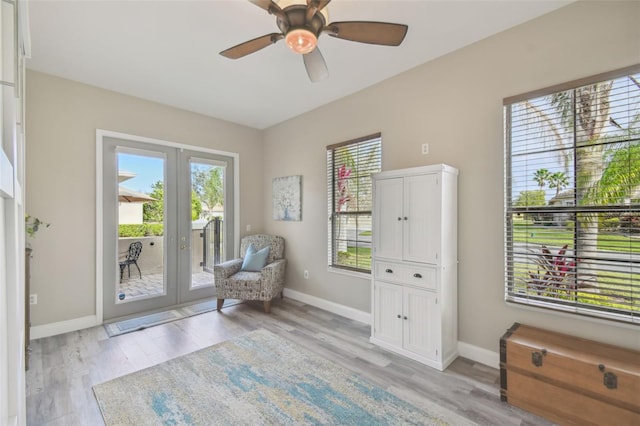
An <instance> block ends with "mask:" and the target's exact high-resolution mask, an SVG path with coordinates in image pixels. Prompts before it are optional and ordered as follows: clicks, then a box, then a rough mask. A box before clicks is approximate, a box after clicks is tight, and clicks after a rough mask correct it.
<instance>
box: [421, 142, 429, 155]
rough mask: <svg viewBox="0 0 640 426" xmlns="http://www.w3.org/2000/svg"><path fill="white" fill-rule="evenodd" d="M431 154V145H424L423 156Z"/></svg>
mask: <svg viewBox="0 0 640 426" xmlns="http://www.w3.org/2000/svg"><path fill="white" fill-rule="evenodd" d="M428 153H429V144H428V143H423V144H422V155H427V154H428Z"/></svg>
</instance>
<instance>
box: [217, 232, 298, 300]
mask: <svg viewBox="0 0 640 426" xmlns="http://www.w3.org/2000/svg"><path fill="white" fill-rule="evenodd" d="M240 256H241V257H240V258H238V259H233V260H229V261H226V262H223V263H220V264H219V265H215V266H214V267H213V274H214V279H215V285H216V293H217V297H218V311H220V309H221V308H222V304H223V303H224V300H225V299H240V300H262V301H263V302H264V311H265V312H266V313H270V312H271V299H273V298H274V297H276V296H277V295H278V294H279V295H280V297H282V291H283V290H284V273H285V268H286V266H287V260H286V259H284V238H282V237H279V236H277V235H264V234H258V235H250V236H247V237H244V238H242V240H241V241H240Z"/></svg>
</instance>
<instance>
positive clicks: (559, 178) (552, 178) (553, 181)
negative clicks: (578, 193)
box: [547, 172, 569, 197]
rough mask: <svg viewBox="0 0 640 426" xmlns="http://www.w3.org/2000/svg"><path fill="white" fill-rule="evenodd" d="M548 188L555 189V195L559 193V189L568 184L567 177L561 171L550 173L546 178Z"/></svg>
mask: <svg viewBox="0 0 640 426" xmlns="http://www.w3.org/2000/svg"><path fill="white" fill-rule="evenodd" d="M547 180H548V182H549V188H555V189H556V197H557V196H558V195H560V191H562V190H563V189H564V188H566V187H567V186H568V185H569V178H568V177H567V175H565V174H564V173H563V172H555V173H551V174H550V175H549V177H548V178H547Z"/></svg>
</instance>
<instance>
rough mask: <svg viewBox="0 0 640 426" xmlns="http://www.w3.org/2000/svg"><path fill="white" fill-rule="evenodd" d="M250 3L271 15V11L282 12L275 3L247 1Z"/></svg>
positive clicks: (269, 0)
mask: <svg viewBox="0 0 640 426" xmlns="http://www.w3.org/2000/svg"><path fill="white" fill-rule="evenodd" d="M249 1H250V2H251V3H253V4H255V5H256V6H258V7H259V8H261V9H264V10H266V11H267V12H269V13H271V10H282V9H281V8H280V6H278V4H277V3H275V2H274V1H272V0H249Z"/></svg>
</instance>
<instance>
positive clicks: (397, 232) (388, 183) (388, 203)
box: [373, 178, 404, 260]
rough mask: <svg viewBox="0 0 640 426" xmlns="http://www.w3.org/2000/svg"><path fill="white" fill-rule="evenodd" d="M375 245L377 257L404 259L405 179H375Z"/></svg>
mask: <svg viewBox="0 0 640 426" xmlns="http://www.w3.org/2000/svg"><path fill="white" fill-rule="evenodd" d="M374 185H375V194H374V197H375V202H374V211H373V220H374V226H373V247H374V254H375V256H376V257H383V258H388V259H398V260H401V259H402V227H403V222H404V220H403V218H404V216H403V214H402V208H403V203H402V193H403V191H402V188H403V179H402V178H393V179H379V180H376V181H375V184H374Z"/></svg>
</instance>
